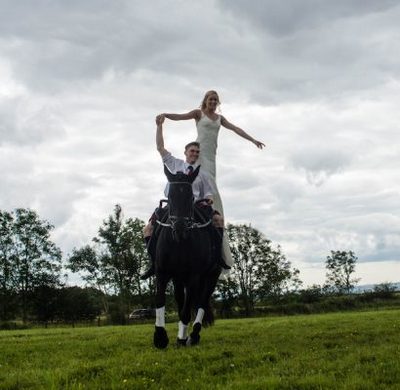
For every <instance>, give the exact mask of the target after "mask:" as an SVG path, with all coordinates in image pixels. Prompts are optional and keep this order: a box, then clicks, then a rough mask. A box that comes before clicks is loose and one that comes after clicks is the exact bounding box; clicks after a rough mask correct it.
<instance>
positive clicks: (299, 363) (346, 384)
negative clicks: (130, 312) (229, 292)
mask: <svg viewBox="0 0 400 390" xmlns="http://www.w3.org/2000/svg"><path fill="white" fill-rule="evenodd" d="M167 329H168V332H169V337H170V341H171V344H170V346H169V347H168V348H167V350H165V351H159V350H156V349H155V348H153V347H152V334H153V326H152V325H136V326H127V327H118V326H114V327H103V328H75V329H67V328H65V329H30V330H19V331H2V332H0V389H18V390H19V389H28V388H29V389H31V388H32V389H35V388H36V389H43V388H44V389H144V388H150V389H152V388H153V389H224V388H227V389H341V388H343V389H363V390H364V389H399V388H400V310H398V309H396V310H379V311H369V312H346V313H334V314H321V315H309V316H291V317H267V318H252V319H237V320H219V321H218V322H217V323H216V324H215V326H213V327H211V328H208V329H204V330H203V332H202V340H201V343H200V345H199V346H197V347H192V348H180V349H178V348H176V347H175V345H174V341H175V337H176V331H177V329H176V325H175V324H168V326H167Z"/></svg>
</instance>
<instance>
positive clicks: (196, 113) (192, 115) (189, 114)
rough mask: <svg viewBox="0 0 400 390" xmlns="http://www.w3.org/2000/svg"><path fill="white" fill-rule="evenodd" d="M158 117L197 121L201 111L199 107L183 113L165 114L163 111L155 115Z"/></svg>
mask: <svg viewBox="0 0 400 390" xmlns="http://www.w3.org/2000/svg"><path fill="white" fill-rule="evenodd" d="M159 117H164V118H167V119H170V120H172V121H186V120H189V119H195V120H196V121H199V120H200V118H201V112H200V110H199V109H196V110H192V111H189V112H187V113H185V114H167V113H163V114H160V115H158V116H157V118H159Z"/></svg>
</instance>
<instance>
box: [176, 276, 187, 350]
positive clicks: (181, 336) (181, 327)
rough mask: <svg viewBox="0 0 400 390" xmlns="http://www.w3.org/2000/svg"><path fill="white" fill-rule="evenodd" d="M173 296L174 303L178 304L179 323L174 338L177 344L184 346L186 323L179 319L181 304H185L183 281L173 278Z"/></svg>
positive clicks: (181, 309)
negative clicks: (176, 334)
mask: <svg viewBox="0 0 400 390" xmlns="http://www.w3.org/2000/svg"><path fill="white" fill-rule="evenodd" d="M174 296H175V301H176V304H177V305H178V314H179V323H178V336H177V338H176V344H177V346H178V347H179V346H185V345H186V342H187V336H188V335H187V332H188V324H184V323H183V322H182V320H181V315H182V311H183V306H184V304H185V287H184V285H183V283H181V282H178V281H176V280H174Z"/></svg>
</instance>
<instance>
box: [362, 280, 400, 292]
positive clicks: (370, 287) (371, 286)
mask: <svg viewBox="0 0 400 390" xmlns="http://www.w3.org/2000/svg"><path fill="white" fill-rule="evenodd" d="M379 284H381V283H376V284H362V285H360V286H356V287H354V292H355V293H362V292H364V291H372V290H373V289H374V287H375V286H376V285H379ZM390 285H392V286H394V287H396V290H397V291H400V282H393V283H390Z"/></svg>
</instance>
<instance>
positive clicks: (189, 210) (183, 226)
mask: <svg viewBox="0 0 400 390" xmlns="http://www.w3.org/2000/svg"><path fill="white" fill-rule="evenodd" d="M199 170H200V166H198V167H197V168H196V169H195V170H194V171H193V173H192V174H191V175H185V174H184V173H183V172H177V173H176V174H173V173H171V172H170V171H169V170H168V168H167V167H166V166H165V165H164V173H165V175H166V176H167V179H168V182H169V193H168V205H169V219H170V222H171V225H172V230H173V233H174V237H175V238H176V239H177V240H178V241H179V240H180V239H181V238H185V237H186V232H187V228H188V226H189V224H190V223H191V220H192V217H193V190H192V183H193V182H194V180H195V179H196V177H197V175H198V174H199Z"/></svg>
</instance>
